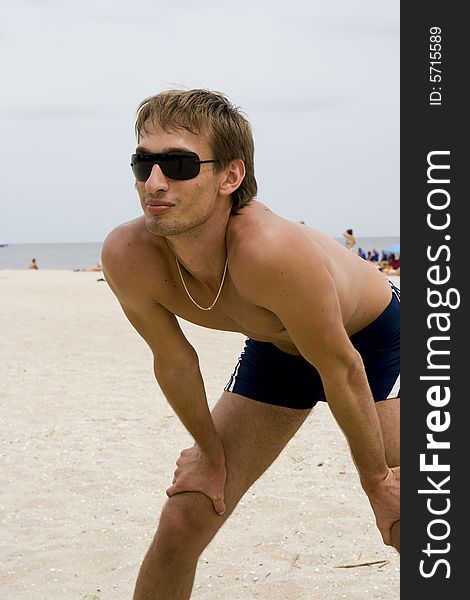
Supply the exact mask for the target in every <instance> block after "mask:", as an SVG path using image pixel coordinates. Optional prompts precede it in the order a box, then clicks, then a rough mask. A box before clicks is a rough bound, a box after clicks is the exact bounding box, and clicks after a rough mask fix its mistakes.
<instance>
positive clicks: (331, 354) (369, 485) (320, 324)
mask: <svg viewBox="0 0 470 600" xmlns="http://www.w3.org/2000/svg"><path fill="white" fill-rule="evenodd" d="M280 235H281V236H282V238H284V239H282V238H280ZM245 264H250V266H251V268H252V269H253V270H254V269H256V276H254V271H253V270H250V273H248V272H246V273H245V274H244V276H243V279H244V284H245V285H246V286H247V287H249V294H250V297H251V298H252V299H253V301H254V302H255V303H256V304H258V305H260V306H263V307H265V308H267V309H269V310H270V311H272V312H273V313H274V314H276V315H277V316H278V318H279V319H280V320H281V321H282V323H283V324H284V326H285V328H286V330H287V332H288V333H289V335H290V337H291V338H292V340H293V342H294V343H295V345H296V347H297V348H298V350H299V352H300V353H301V354H302V355H303V356H304V358H305V359H306V360H308V361H309V362H310V363H311V364H312V365H314V366H315V367H316V368H317V369H318V371H319V373H320V376H321V378H322V382H323V386H324V389H325V394H326V397H327V399H328V404H329V406H330V409H331V411H332V413H333V415H334V417H335V419H336V421H337V422H338V424H339V426H340V428H341V429H342V430H343V432H344V434H345V436H346V438H347V440H348V443H349V446H350V449H351V453H352V456H353V459H354V462H355V464H356V467H357V469H358V472H359V475H360V478H361V483H362V486H363V488H364V490H365V491H366V493H367V494H368V496H369V498H370V500H371V503H373V508H374V512H375V513H376V516H377V512H379V513H380V515H379V516H378V520H379V521H381V523H380V528H381V530H382V532H384V529H386V528H387V527H388V528H390V526H391V525H392V522H390V521H393V520H397V519H399V513H398V510H399V492H398V484H397V481H396V479H395V476H394V474H393V473H391V470H390V469H389V467H388V465H387V462H386V458H385V448H384V442H383V438H382V432H381V428H380V422H379V419H378V415H377V411H376V408H375V404H374V401H373V398H372V393H371V391H370V387H369V384H368V381H367V376H366V373H365V370H364V366H363V363H362V359H361V356H360V355H359V353H358V352H357V351H356V349H355V348H354V347H353V345H352V343H351V341H350V339H349V337H348V335H347V333H346V331H345V329H344V326H343V320H342V314H341V308H340V303H339V299H338V296H337V292H336V287H335V284H334V281H333V278H332V276H331V275H330V273H329V271H328V269H327V268H326V265H325V263H324V261H323V259H322V255H321V253H320V252H318V251H317V250H316V249H315V246H314V245H313V243H312V241H311V240H310V239H308V238H304V237H302V236H299V235H297V236H296V238H295V239H291V238H290V236H289V233H287V234H284V233H281V234H278V233H277V234H276V240H275V242H274V243H268V242H266V243H264V244H259V245H258V250H257V249H253V248H252V256H251V260H250V261H247V260H245ZM247 271H248V270H247ZM251 282H255V284H253V283H251ZM392 480H393V481H392ZM384 496H385V500H384ZM382 504H383V507H381V508H378V505H381V506H382ZM385 537H387V536H385ZM387 539H388V538H387Z"/></svg>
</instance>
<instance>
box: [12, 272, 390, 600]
mask: <svg viewBox="0 0 470 600" xmlns="http://www.w3.org/2000/svg"><path fill="white" fill-rule="evenodd" d="M100 277H101V274H100V273H93V272H91V273H87V272H81V273H74V272H68V271H43V270H39V271H19V270H18V271H0V330H1V332H2V338H1V339H2V359H3V360H2V361H1V365H0V390H1V395H0V407H1V411H0V422H1V436H0V439H1V450H0V454H1V462H0V520H1V530H2V533H1V537H0V560H1V564H2V571H1V573H0V598H1V599H2V600H31V599H35V600H36V599H37V600H56V599H57V600H59V599H61V600H63V599H64V598H67V599H74V600H75V599H76V600H108V599H109V600H129V599H131V598H132V591H133V586H134V581H135V578H136V574H137V571H138V568H139V565H140V562H141V560H142V558H143V555H144V553H145V551H146V549H147V546H148V544H149V542H150V540H151V538H152V536H153V533H154V531H155V525H156V522H157V520H158V516H159V513H160V509H161V507H162V505H163V503H164V502H165V498H166V497H165V493H164V492H165V489H166V488H167V487H168V486H169V485H170V483H171V479H172V473H173V470H174V461H175V459H176V458H177V456H178V454H179V451H180V450H181V449H182V448H185V447H187V446H189V445H190V443H191V441H190V438H189V437H188V435H187V433H186V432H185V431H184V429H183V427H182V426H181V425H180V423H179V421H178V419H177V418H176V417H175V416H174V415H173V414H172V411H171V409H170V408H169V407H168V406H167V404H166V401H165V399H164V397H163V396H162V394H161V392H160V390H159V388H158V386H157V385H156V383H155V381H154V378H153V373H152V360H151V354H150V350H149V349H148V348H147V346H146V345H145V343H144V342H143V341H142V339H141V338H140V337H139V336H138V334H137V333H136V332H135V331H134V330H133V329H132V327H131V326H130V325H129V324H128V322H127V321H126V319H125V317H124V316H123V314H122V312H121V309H120V307H119V305H118V303H117V301H116V299H115V298H114V296H113V295H112V293H111V292H110V290H109V288H108V286H107V284H106V282H103V281H98V279H99V278H100ZM395 280H396V281H399V280H398V279H397V278H395ZM184 330H185V331H186V333H187V336H188V338H189V339H190V341H191V342H192V343H193V345H194V346H195V347H196V349H197V350H198V352H199V356H200V360H201V368H202V371H203V375H204V378H205V382H206V389H207V394H208V399H209V403H210V405H213V404H214V403H215V402H216V400H217V399H218V396H219V395H220V392H221V390H222V388H223V386H224V384H225V383H226V381H227V379H228V376H229V375H230V372H231V370H232V368H233V365H234V364H235V361H236V359H237V357H238V354H239V352H240V349H241V347H242V345H243V337H242V336H240V335H238V334H233V333H223V332H213V331H208V330H204V329H202V328H199V327H196V326H193V325H189V324H184ZM376 561H381V562H376ZM371 562H372V563H376V564H371V565H365V566H358V565H360V564H361V563H371ZM344 565H355V566H353V567H352V568H341V567H342V566H344ZM193 598H196V599H199V600H213V599H216V598H223V599H225V600H246V599H251V598H257V599H259V600H304V599H305V600H306V599H309V600H310V599H312V598H315V599H328V600H335V599H340V598H347V599H349V600H364V598H368V599H372V598H380V599H381V600H397V599H398V598H399V557H398V555H397V554H396V552H395V551H394V550H393V549H390V548H388V547H386V546H384V545H383V544H382V542H381V539H380V536H379V533H378V531H377V530H376V528H375V525H374V519H373V515H372V513H371V510H370V508H369V505H368V501H367V498H366V497H365V495H364V494H363V493H362V491H361V489H360V486H359V483H358V478H357V475H356V472H355V470H354V468H353V465H352V462H351V459H350V457H349V452H348V449H347V446H346V442H345V440H344V438H343V436H342V434H341V432H340V431H339V430H338V428H337V426H336V425H335V423H334V422H333V419H332V417H331V414H330V412H329V410H328V407H327V406H325V405H321V406H319V407H318V408H317V409H315V411H314V412H313V413H312V414H311V415H310V417H309V418H308V419H307V421H306V423H305V424H304V426H303V427H302V428H301V429H300V431H299V432H298V433H297V435H296V436H295V437H294V438H293V440H292V441H291V442H290V444H289V445H288V446H287V448H286V449H285V450H284V453H283V454H282V455H281V456H280V458H279V459H278V461H277V462H275V463H274V465H273V466H272V467H271V469H270V470H268V471H267V473H266V474H265V475H264V476H263V477H262V478H261V479H260V480H259V481H258V482H257V483H256V484H255V486H254V487H253V488H252V489H251V490H249V492H248V493H247V494H246V496H245V497H244V498H243V499H242V501H241V503H240V505H239V507H238V508H237V510H236V511H235V513H234V514H233V516H232V517H231V518H230V519H229V521H228V522H227V524H226V525H225V526H224V527H223V528H222V530H221V532H220V533H219V534H218V536H217V537H216V538H215V540H214V541H213V542H212V544H211V545H210V546H209V548H208V549H207V550H206V551H205V552H204V554H203V556H202V558H201V561H200V567H199V570H198V575H197V579H196V584H195V588H194V592H193Z"/></svg>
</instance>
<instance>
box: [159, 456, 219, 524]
mask: <svg viewBox="0 0 470 600" xmlns="http://www.w3.org/2000/svg"><path fill="white" fill-rule="evenodd" d="M176 466H177V469H176V471H175V475H174V477H173V485H172V486H171V487H170V488H168V489H167V491H166V493H167V496H169V497H170V498H171V496H174V495H175V494H181V493H182V492H201V493H202V494H204V495H206V496H208V497H209V498H210V499H211V500H212V504H213V505H214V510H215V512H216V513H217V514H219V515H223V514H224V512H225V502H224V488H225V478H226V470H225V459H224V457H223V456H222V457H221V458H220V459H218V460H217V462H214V461H212V460H210V458H209V457H208V456H206V455H205V454H204V453H203V452H202V451H201V449H200V448H199V446H197V445H196V446H193V447H192V448H188V449H187V450H183V451H182V452H181V454H180V456H179V458H178V460H177V461H176Z"/></svg>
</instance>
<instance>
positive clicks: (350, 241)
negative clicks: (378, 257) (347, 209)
mask: <svg viewBox="0 0 470 600" xmlns="http://www.w3.org/2000/svg"><path fill="white" fill-rule="evenodd" d="M342 235H343V237H344V238H345V240H346V241H345V242H344V245H345V246H346V248H348V249H349V250H351V249H352V248H353V247H354V245H355V243H356V238H355V237H354V235H353V230H352V229H346V231H343V234H342Z"/></svg>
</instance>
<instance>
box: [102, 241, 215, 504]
mask: <svg viewBox="0 0 470 600" xmlns="http://www.w3.org/2000/svg"><path fill="white" fill-rule="evenodd" d="M119 254H120V253H117V252H116V251H115V250H114V248H113V247H112V246H111V247H110V246H109V241H108V242H107V245H106V244H105V246H104V249H103V270H104V273H105V276H106V280H107V282H108V284H109V285H110V287H111V289H112V290H113V292H114V294H115V295H116V297H117V299H118V300H119V303H120V304H121V306H122V309H123V311H124V313H125V315H126V316H127V318H128V319H129V321H130V323H131V324H132V325H133V327H134V328H135V329H136V330H137V332H138V333H139V334H140V335H141V336H142V337H143V338H144V340H145V341H146V342H147V343H148V345H149V347H150V349H151V350H152V353H153V357H154V373H155V377H156V379H157V381H158V383H159V385H160V387H161V389H162V392H163V393H164V395H165V397H166V399H167V400H168V403H169V404H170V405H171V407H172V408H173V410H174V411H175V413H176V414H177V415H178V417H179V419H180V420H181V422H182V423H183V425H184V426H185V427H186V429H187V430H188V432H189V433H190V434H191V436H192V437H193V438H194V441H195V442H196V444H197V451H195V452H196V454H197V456H198V460H197V461H194V460H193V462H194V463H197V465H196V464H194V465H193V468H191V467H189V468H187V465H186V468H185V470H184V477H183V479H181V478H179V479H178V482H177V483H178V485H177V486H176V487H175V485H173V486H172V487H171V488H170V489H169V490H168V493H169V495H172V493H177V492H178V491H189V488H191V489H192V490H193V491H201V492H202V493H205V494H206V495H208V496H209V497H210V498H211V499H212V501H213V503H214V508H215V510H216V511H217V512H219V513H222V512H223V511H224V504H223V486H224V482H225V459H224V451H223V447H222V444H221V442H220V439H219V437H218V435H217V432H216V430H215V426H214V423H213V421H212V416H211V414H210V411H209V407H208V404H207V398H206V392H205V389H204V382H203V379H202V376H201V372H200V369H199V360H198V356H197V353H196V351H195V350H194V348H193V347H192V345H191V344H190V343H189V342H188V340H187V339H186V337H185V336H184V334H183V332H182V331H181V328H180V326H179V323H178V321H177V319H176V317H175V315H173V314H172V313H170V312H169V311H168V310H167V309H166V308H164V307H163V306H162V305H161V304H159V303H158V302H157V301H156V300H155V299H153V298H152V297H151V296H150V294H149V293H148V292H146V291H145V285H144V284H143V276H142V278H140V277H139V275H138V274H136V271H135V269H128V268H127V267H126V262H125V258H124V257H123V256H119ZM183 454H184V453H183ZM192 459H194V457H192ZM180 461H181V458H180ZM177 474H178V471H177ZM183 488H184V489H183Z"/></svg>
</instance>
